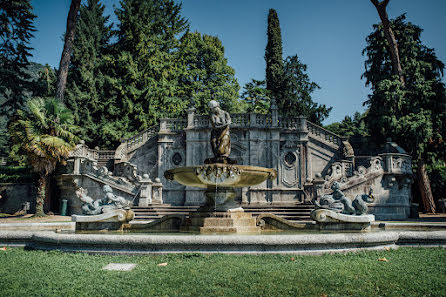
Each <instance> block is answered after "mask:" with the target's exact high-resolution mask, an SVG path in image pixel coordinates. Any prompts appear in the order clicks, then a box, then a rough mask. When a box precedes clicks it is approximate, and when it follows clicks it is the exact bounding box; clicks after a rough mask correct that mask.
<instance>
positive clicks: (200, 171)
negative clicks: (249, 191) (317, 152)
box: [164, 163, 277, 188]
mask: <svg viewBox="0 0 446 297" xmlns="http://www.w3.org/2000/svg"><path fill="white" fill-rule="evenodd" d="M276 176H277V171H276V170H275V169H271V168H265V167H257V166H248V165H231V164H222V163H215V164H207V165H199V166H189V167H180V168H174V169H169V170H167V171H165V172H164V177H166V178H167V179H169V180H175V181H177V182H179V183H180V184H182V185H185V186H191V187H198V188H209V187H216V186H217V187H235V188H241V187H249V186H254V185H258V184H260V183H262V182H263V181H265V180H266V179H268V178H269V179H273V178H275V177H276Z"/></svg>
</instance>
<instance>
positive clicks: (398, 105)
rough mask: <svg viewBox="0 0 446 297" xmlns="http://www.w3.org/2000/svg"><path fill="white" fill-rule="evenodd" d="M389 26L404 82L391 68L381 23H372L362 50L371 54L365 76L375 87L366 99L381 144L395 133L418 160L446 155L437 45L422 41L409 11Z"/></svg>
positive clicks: (370, 124) (445, 116) (445, 121)
mask: <svg viewBox="0 0 446 297" xmlns="http://www.w3.org/2000/svg"><path fill="white" fill-rule="evenodd" d="M391 26H392V29H393V32H394V34H395V38H396V39H397V42H398V47H399V52H400V59H401V65H402V69H403V74H404V80H405V86H404V87H403V86H402V85H401V82H400V81H399V79H398V78H397V77H396V76H395V75H394V73H393V71H392V62H391V57H390V53H389V51H388V50H387V41H386V40H385V37H384V34H383V32H382V26H381V25H374V31H373V32H372V33H371V34H370V35H369V36H368V37H367V39H366V41H367V47H366V48H365V49H364V51H363V53H364V54H366V55H367V60H366V62H365V66H366V71H365V73H364V74H363V77H364V78H366V84H367V85H370V86H371V87H372V91H373V93H372V95H370V97H369V99H368V100H367V101H366V102H365V105H366V106H368V108H369V111H368V114H367V117H366V122H367V125H368V127H369V128H370V133H371V135H372V136H373V138H374V139H375V141H377V142H378V143H383V142H384V141H385V139H386V138H387V137H391V138H392V139H393V140H395V141H396V142H398V143H399V144H400V145H401V146H402V147H404V148H405V149H406V151H408V152H409V153H410V154H411V155H412V156H413V158H415V159H416V160H421V159H423V160H425V161H427V160H429V159H432V158H438V157H440V158H444V156H445V152H446V146H445V142H444V136H445V135H446V134H445V132H446V95H445V86H444V84H443V82H442V81H441V77H442V75H443V69H444V64H443V63H442V62H441V61H439V60H438V59H437V57H436V55H435V52H434V50H433V49H430V48H428V47H426V46H425V45H423V43H422V41H421V38H420V37H421V32H422V29H421V28H420V27H418V26H416V25H414V24H412V23H410V22H407V21H406V18H405V15H402V16H400V17H398V18H396V19H394V20H392V21H391ZM408 139H410V140H411V141H407V140H408Z"/></svg>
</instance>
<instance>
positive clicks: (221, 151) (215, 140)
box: [205, 100, 235, 164]
mask: <svg viewBox="0 0 446 297" xmlns="http://www.w3.org/2000/svg"><path fill="white" fill-rule="evenodd" d="M208 107H209V109H210V120H211V124H212V131H211V147H212V152H213V153H214V157H215V158H213V159H207V160H206V161H205V163H206V164H209V163H230V164H233V163H235V161H234V160H231V159H229V154H230V153H231V137H230V135H229V125H230V124H231V117H230V115H229V113H228V112H226V111H224V110H223V109H221V108H220V104H219V103H218V102H217V101H215V100H211V101H210V102H209V104H208Z"/></svg>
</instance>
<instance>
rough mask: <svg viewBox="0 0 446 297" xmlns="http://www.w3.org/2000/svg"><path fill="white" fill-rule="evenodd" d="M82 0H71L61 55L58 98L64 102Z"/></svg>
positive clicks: (57, 85) (57, 88) (57, 84)
mask: <svg viewBox="0 0 446 297" xmlns="http://www.w3.org/2000/svg"><path fill="white" fill-rule="evenodd" d="M80 6H81V0H71V5H70V11H69V12H68V18H67V31H66V32H65V43H64V47H63V51H62V56H61V57H60V64H59V73H58V74H57V82H56V98H57V99H58V100H59V101H62V102H64V91H65V85H66V84H67V76H68V66H69V64H70V59H71V51H72V49H73V44H74V34H75V31H76V20H77V14H78V12H79V8H80Z"/></svg>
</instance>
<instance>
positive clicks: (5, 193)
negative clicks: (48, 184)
mask: <svg viewBox="0 0 446 297" xmlns="http://www.w3.org/2000/svg"><path fill="white" fill-rule="evenodd" d="M0 195H1V196H2V198H1V199H0V213H8V214H13V213H15V212H17V211H20V210H22V209H23V204H24V203H26V202H29V203H30V209H29V211H28V212H29V213H34V212H35V210H36V187H35V186H34V184H32V183H5V184H3V183H2V184H0Z"/></svg>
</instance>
